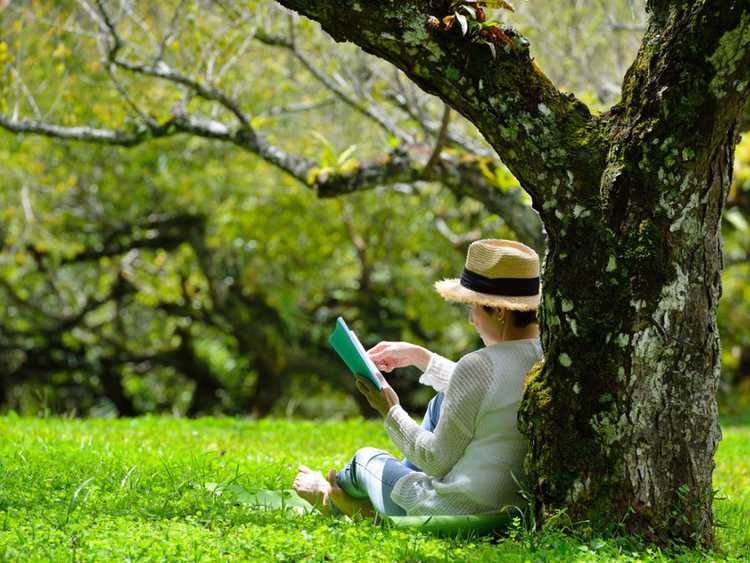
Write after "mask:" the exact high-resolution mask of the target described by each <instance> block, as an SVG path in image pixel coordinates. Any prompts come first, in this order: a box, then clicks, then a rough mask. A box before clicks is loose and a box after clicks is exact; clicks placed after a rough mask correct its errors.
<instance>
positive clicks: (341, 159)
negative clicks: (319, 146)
mask: <svg viewBox="0 0 750 563" xmlns="http://www.w3.org/2000/svg"><path fill="white" fill-rule="evenodd" d="M356 150H357V145H352V146H350V147H349V148H348V149H346V150H345V151H344V152H342V153H341V154H340V155H339V157H338V159H337V160H336V165H337V166H341V165H342V164H344V163H345V162H346V161H347V160H349V157H350V156H352V154H354V151H356Z"/></svg>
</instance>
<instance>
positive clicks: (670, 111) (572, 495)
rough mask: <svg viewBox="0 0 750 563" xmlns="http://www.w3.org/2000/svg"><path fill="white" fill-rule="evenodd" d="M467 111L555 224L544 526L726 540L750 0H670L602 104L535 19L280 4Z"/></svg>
mask: <svg viewBox="0 0 750 563" xmlns="http://www.w3.org/2000/svg"><path fill="white" fill-rule="evenodd" d="M280 3H281V4H284V5H285V6H288V7H290V8H293V9H295V10H297V11H299V12H301V13H303V14H305V15H307V16H309V17H311V18H312V19H315V20H317V21H319V22H320V23H321V25H322V26H323V28H324V29H325V30H326V31H328V32H329V33H330V34H331V35H332V36H333V37H334V38H335V39H337V40H350V41H353V42H354V43H356V44H358V45H360V46H361V47H362V48H363V49H365V50H366V51H368V52H370V53H373V54H375V55H377V56H380V57H382V58H384V59H386V60H389V61H390V62H392V63H393V64H395V65H396V66H398V67H399V68H401V69H402V70H403V71H404V72H406V73H407V74H408V75H409V76H410V78H412V79H413V80H414V81H415V82H416V83H417V84H419V85H420V86H421V87H422V88H424V89H425V90H426V91H428V92H430V93H434V94H436V95H438V96H439V97H440V98H442V99H443V100H444V101H445V102H446V103H448V104H449V105H451V106H452V107H453V108H454V109H456V110H458V111H459V112H461V113H462V114H463V115H464V116H465V117H467V118H468V119H469V120H470V121H471V122H473V123H474V124H475V125H476V126H477V127H478V128H479V130H480V131H481V132H482V133H483V134H484V136H485V137H486V139H487V140H488V141H489V142H490V143H491V144H492V145H493V147H494V148H495V149H496V150H497V151H498V153H499V154H500V156H501V158H502V159H503V161H504V162H505V164H506V165H508V167H509V168H510V170H511V171H512V172H513V173H514V175H515V176H516V177H517V178H518V179H519V181H520V182H521V184H522V186H523V187H524V188H525V189H526V190H527V191H528V192H529V193H530V195H531V196H532V199H533V202H534V207H535V208H536V209H537V210H538V211H539V212H540V215H541V217H542V220H543V221H544V225H545V228H546V232H547V235H548V240H547V244H548V248H547V254H546V257H545V264H544V272H543V283H542V286H543V288H544V289H543V293H544V297H543V304H542V307H541V329H542V340H543V346H544V349H545V357H546V361H545V362H544V363H543V364H540V365H539V366H537V367H536V369H535V370H533V371H532V374H531V380H530V383H529V386H528V387H527V392H526V395H525V398H524V402H523V405H522V409H521V412H520V413H519V415H520V423H521V428H522V430H523V431H524V432H525V433H526V435H527V436H528V438H529V443H530V449H529V454H528V456H527V470H528V474H529V475H528V477H529V485H530V487H531V490H532V492H533V494H534V495H535V497H536V503H535V508H536V509H537V516H538V517H539V519H540V520H541V521H542V522H543V521H544V520H545V519H546V518H547V517H549V516H550V515H552V514H553V513H555V512H557V511H558V510H561V509H564V510H565V511H566V512H567V514H568V515H569V516H570V517H571V518H572V519H573V520H574V521H580V520H587V521H588V522H589V523H590V526H591V528H592V529H594V530H596V531H615V532H617V531H629V532H637V533H639V534H641V535H643V536H644V537H646V538H648V539H650V540H652V541H656V542H666V541H669V540H670V539H677V540H679V541H681V542H685V543H687V544H690V545H695V544H704V545H707V544H710V543H712V541H713V537H714V536H713V514H712V500H713V491H712V488H711V478H712V472H713V467H714V462H713V455H714V452H715V449H716V444H717V443H718V441H719V439H720V436H721V433H720V429H719V426H718V418H717V410H716V402H715V391H716V387H717V383H718V373H719V368H720V364H719V335H718V332H717V328H716V317H715V313H716V304H717V302H718V299H719V296H720V293H721V287H720V270H721V244H720V239H719V224H720V219H721V213H722V210H723V206H724V200H725V198H726V193H727V190H728V187H729V180H730V178H731V173H732V155H733V149H734V146H735V143H736V138H735V125H736V121H737V118H738V116H739V114H740V112H741V110H742V109H743V107H744V103H745V100H746V98H747V93H748V92H750V88H749V87H748V74H749V73H748V69H749V68H750V3H748V2H747V1H746V0H732V1H721V2H720V1H718V0H715V1H708V2H696V3H683V2H677V1H670V0H658V1H657V0H654V1H652V2H650V3H649V11H650V14H649V15H650V20H649V27H648V30H647V31H646V33H645V36H644V40H643V43H642V47H641V49H640V51H639V54H638V56H637V58H636V61H635V62H634V63H633V66H632V67H631V69H630V70H629V71H628V74H627V75H626V78H625V82H624V85H623V96H622V101H621V103H620V104H618V105H617V106H614V107H613V108H612V109H611V110H610V111H609V112H607V113H606V114H604V115H601V116H598V117H592V116H591V115H590V113H589V111H588V109H587V108H586V107H585V105H584V104H582V103H581V102H579V101H578V100H576V99H575V98H574V97H572V96H569V95H564V94H561V93H560V92H558V91H557V90H556V89H555V88H554V86H553V85H552V84H551V83H550V82H549V81H548V80H547V79H546V77H545V76H544V75H543V74H542V72H541V71H540V70H539V68H538V67H537V66H536V65H535V64H533V63H532V61H531V59H530V57H529V55H528V51H526V50H525V49H524V46H523V42H518V41H517V40H518V38H519V36H518V34H516V33H515V32H513V31H512V30H508V29H507V28H505V31H506V32H507V34H508V35H509V36H510V37H512V38H513V46H511V47H509V48H504V49H503V50H499V51H498V52H499V55H498V57H497V60H494V59H491V58H490V57H489V55H487V53H486V49H484V46H483V45H478V44H473V43H471V42H470V41H468V40H467V39H466V37H464V36H462V34H461V33H460V31H458V30H454V32H453V33H450V32H443V31H442V30H433V32H432V33H431V34H428V33H427V32H426V31H425V24H426V22H427V21H428V18H429V16H435V17H436V18H437V19H438V21H441V20H442V18H443V17H444V16H446V15H448V10H449V3H448V2H442V1H432V2H431V1H427V0H421V1H420V0H412V1H403V2H398V3H396V2H384V3H377V5H375V4H372V5H371V4H369V3H364V2H356V1H354V0H351V1H343V0H339V1H336V2H333V1H331V2H320V1H316V2H311V1H309V0H281V1H280Z"/></svg>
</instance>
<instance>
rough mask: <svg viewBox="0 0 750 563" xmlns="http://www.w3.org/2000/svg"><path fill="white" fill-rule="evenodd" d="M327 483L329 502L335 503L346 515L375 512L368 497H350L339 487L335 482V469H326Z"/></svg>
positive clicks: (368, 514) (366, 514)
mask: <svg viewBox="0 0 750 563" xmlns="http://www.w3.org/2000/svg"><path fill="white" fill-rule="evenodd" d="M328 485H329V487H330V489H329V491H330V492H329V496H330V502H332V503H333V504H334V505H336V508H338V509H339V510H340V511H341V512H343V513H344V514H346V515H347V516H354V515H360V516H373V515H374V514H375V511H374V510H373V508H372V504H371V503H370V499H367V498H362V499H359V498H354V497H351V496H349V495H348V494H346V492H345V491H344V489H342V488H341V487H339V485H338V483H336V470H335V469H329V470H328Z"/></svg>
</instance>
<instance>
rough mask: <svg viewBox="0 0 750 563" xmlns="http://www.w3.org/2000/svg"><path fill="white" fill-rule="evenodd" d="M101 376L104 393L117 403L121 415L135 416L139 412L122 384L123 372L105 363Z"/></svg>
mask: <svg viewBox="0 0 750 563" xmlns="http://www.w3.org/2000/svg"><path fill="white" fill-rule="evenodd" d="M100 377H101V381H102V390H103V391H104V395H105V396H106V397H107V398H108V399H109V400H110V401H112V403H113V404H114V405H115V407H116V408H117V414H118V415H119V416H135V415H136V414H138V413H137V412H136V410H135V405H134V404H133V400H132V399H131V398H130V397H128V395H127V394H126V393H125V388H124V387H123V386H122V374H121V373H120V372H119V371H118V370H117V368H115V367H114V366H112V365H108V364H107V363H103V364H102V366H101V372H100Z"/></svg>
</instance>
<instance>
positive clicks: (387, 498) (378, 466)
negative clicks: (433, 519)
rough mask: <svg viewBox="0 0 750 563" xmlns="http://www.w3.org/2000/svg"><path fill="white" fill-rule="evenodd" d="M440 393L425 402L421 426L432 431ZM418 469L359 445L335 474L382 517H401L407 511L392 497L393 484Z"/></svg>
mask: <svg viewBox="0 0 750 563" xmlns="http://www.w3.org/2000/svg"><path fill="white" fill-rule="evenodd" d="M443 397H444V394H443V393H442V392H440V393H438V394H437V395H435V396H434V397H433V398H432V399H431V400H430V402H429V403H428V404H427V412H425V415H424V420H423V421H422V428H424V429H425V430H429V431H430V432H432V431H433V430H434V429H435V427H436V426H437V423H438V419H439V418H440V406H441V405H442V403H443ZM414 471H421V469H419V467H417V466H416V465H414V464H413V463H412V462H410V461H409V460H408V459H406V458H404V459H403V460H402V461H399V460H398V459H396V458H395V457H393V456H392V455H391V454H389V453H388V452H386V451H385V450H380V449H377V448H361V449H359V450H357V453H355V454H354V457H353V458H352V460H351V461H350V462H349V463H347V464H346V466H345V467H344V469H342V470H341V471H339V472H338V473H337V474H336V483H338V485H339V487H341V488H342V489H343V490H344V492H346V493H347V494H348V495H349V496H351V497H354V498H360V499H362V498H369V499H370V502H371V503H372V506H373V507H374V508H375V510H377V511H378V512H379V513H380V514H382V515H384V516H403V515H404V514H406V511H405V510H404V509H403V508H402V507H401V506H399V505H398V504H396V503H395V502H394V501H393V499H391V492H392V491H393V486H394V485H395V484H396V481H398V480H399V479H400V478H401V477H403V476H404V475H406V474H408V473H412V472H414Z"/></svg>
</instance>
